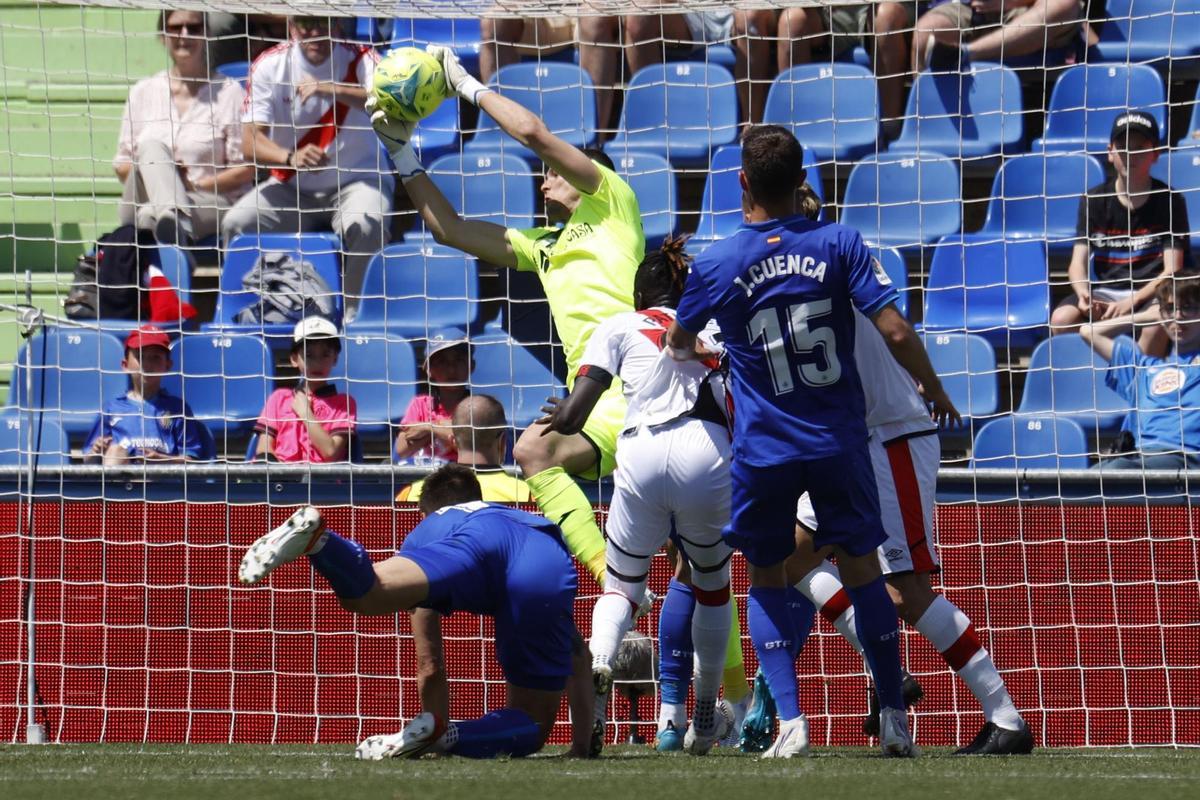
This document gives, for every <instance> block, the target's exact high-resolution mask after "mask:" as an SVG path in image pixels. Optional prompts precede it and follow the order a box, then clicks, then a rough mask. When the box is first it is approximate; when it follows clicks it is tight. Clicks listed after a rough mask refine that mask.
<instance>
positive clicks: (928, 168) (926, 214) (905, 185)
mask: <svg viewBox="0 0 1200 800" xmlns="http://www.w3.org/2000/svg"><path fill="white" fill-rule="evenodd" d="M960 191H961V189H960V186H959V181H958V169H957V168H956V167H955V166H954V162H953V161H951V160H950V159H948V158H945V157H943V156H938V155H924V154H922V155H920V156H913V155H902V154H896V153H884V154H881V155H879V156H868V157H867V158H864V159H863V160H862V161H859V162H858V163H857V164H855V165H854V169H853V170H851V171H850V178H849V180H848V181H847V184H846V198H845V202H844V204H843V207H842V216H841V222H842V224H844V225H849V226H850V227H851V228H855V229H857V230H858V231H860V232H861V233H862V235H863V238H864V239H866V240H867V241H868V242H872V243H874V244H879V245H883V246H884V247H899V248H902V249H908V248H914V247H919V246H920V245H923V244H928V243H930V242H934V241H937V240H938V239H940V238H941V237H943V236H949V235H951V234H954V233H958V230H959V226H960V225H961V222H962V197H961V195H960Z"/></svg>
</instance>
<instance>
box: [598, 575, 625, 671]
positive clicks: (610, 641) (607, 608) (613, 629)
mask: <svg viewBox="0 0 1200 800" xmlns="http://www.w3.org/2000/svg"><path fill="white" fill-rule="evenodd" d="M632 626H633V606H632V605H630V604H629V599H628V598H626V597H625V595H623V594H617V593H615V592H605V593H604V594H602V595H600V599H599V600H597V601H596V605H595V606H594V607H593V608H592V638H591V641H589V642H588V647H589V648H590V649H591V651H592V666H593V667H595V666H599V665H601V664H603V665H608V664H609V663H610V662H611V661H612V659H613V657H614V656H616V654H617V648H619V647H620V646H621V640H622V639H624V638H625V634H626V633H628V632H629V629H630V628H631V627H632Z"/></svg>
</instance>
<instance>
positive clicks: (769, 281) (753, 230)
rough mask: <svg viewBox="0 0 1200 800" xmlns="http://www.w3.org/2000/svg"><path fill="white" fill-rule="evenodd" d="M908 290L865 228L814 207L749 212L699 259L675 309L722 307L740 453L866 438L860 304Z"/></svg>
mask: <svg viewBox="0 0 1200 800" xmlns="http://www.w3.org/2000/svg"><path fill="white" fill-rule="evenodd" d="M898 298H899V295H898V294H897V292H896V289H895V288H894V287H893V286H892V285H891V284H890V282H889V281H888V280H887V277H886V275H885V274H884V273H883V270H882V268H879V267H877V266H876V262H875V260H874V259H873V258H872V257H871V254H870V251H869V250H867V247H866V245H865V244H864V243H863V240H862V237H861V236H860V235H859V234H858V232H857V231H854V230H853V229H851V228H847V227H845V226H843V225H836V224H834V223H829V222H813V221H811V220H809V219H807V218H805V217H800V216H796V217H790V218H788V219H783V220H770V221H768V222H762V223H756V224H748V225H745V226H743V227H742V228H740V229H739V230H738V231H737V232H736V233H734V234H733V235H732V236H730V237H728V238H726V239H723V240H721V241H719V242H716V243H715V244H713V245H711V246H710V247H709V248H708V249H707V250H705V251H704V252H703V253H701V254H700V256H699V257H698V258H697V259H696V261H695V263H694V264H693V265H692V271H691V274H690V275H689V276H688V281H687V286H686V288H685V290H684V294H683V298H682V300H681V301H680V303H679V310H678V313H677V314H676V319H677V320H678V322H679V324H680V326H682V327H683V328H684V329H685V330H689V331H693V332H697V331H700V330H702V329H703V328H704V325H705V323H707V322H708V320H709V319H711V318H715V319H716V320H717V324H718V325H719V326H720V328H721V334H722V336H724V342H725V351H726V352H727V353H728V354H729V362H730V370H731V376H730V394H731V395H732V398H733V401H734V415H733V416H734V439H733V453H734V457H735V458H737V459H739V460H741V461H742V462H743V463H746V464H749V465H751V466H758V467H767V466H772V465H775V464H779V463H782V462H785V461H794V460H797V459H812V458H822V457H825V456H830V455H834V454H837V453H841V452H843V451H844V450H846V449H847V448H850V447H864V446H866V440H867V427H866V422H865V415H866V404H865V401H864V399H863V391H862V383H861V382H860V381H859V377H858V369H857V368H856V366H855V363H854V317H853V308H852V306H853V307H857V308H858V310H859V311H861V312H863V313H864V314H866V315H867V316H870V315H872V314H874V313H875V312H877V311H879V310H880V309H881V308H883V307H884V306H886V305H887V304H889V303H893V302H895V301H896V300H897V299H898Z"/></svg>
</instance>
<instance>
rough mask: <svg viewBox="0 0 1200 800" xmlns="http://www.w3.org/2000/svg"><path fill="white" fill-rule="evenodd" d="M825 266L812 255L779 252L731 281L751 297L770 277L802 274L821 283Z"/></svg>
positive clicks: (826, 266) (823, 278)
mask: <svg viewBox="0 0 1200 800" xmlns="http://www.w3.org/2000/svg"><path fill="white" fill-rule="evenodd" d="M827 268H828V265H827V264H826V263H825V262H824V261H817V260H816V259H815V258H813V257H812V256H801V255H797V254H795V253H786V254H785V253H779V254H778V255H774V256H771V257H769V258H764V259H763V260H762V261H759V262H758V263H757V264H754V265H753V266H751V267H750V269H748V270H746V274H745V275H743V276H742V277H740V278H734V279H733V282H734V283H736V284H737V285H738V286H740V287H742V291H743V292H745V293H746V297H753V296H754V290H755V289H757V288H758V287H759V286H761V285H762V284H763V282H764V281H769V280H771V279H772V278H786V277H788V276H789V275H803V276H804V277H806V278H812V279H813V280H815V281H821V282H822V283H823V282H824V281H825V270H826V269H827Z"/></svg>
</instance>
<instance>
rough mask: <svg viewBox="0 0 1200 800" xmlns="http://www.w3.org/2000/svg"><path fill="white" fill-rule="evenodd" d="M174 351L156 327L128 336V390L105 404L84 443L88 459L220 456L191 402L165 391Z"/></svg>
mask: <svg viewBox="0 0 1200 800" xmlns="http://www.w3.org/2000/svg"><path fill="white" fill-rule="evenodd" d="M170 348H171V340H170V338H169V337H168V336H167V334H165V333H163V331H162V330H160V329H159V328H156V327H155V326H153V325H143V326H141V327H140V328H138V329H137V330H135V331H133V332H132V333H130V334H129V336H127V337H126V339H125V358H123V359H122V360H121V369H123V370H125V372H126V373H128V375H129V389H128V391H126V392H125V393H123V394H121V395H120V396H118V397H114V398H112V399H111V400H109V401H108V402H107V403H105V404H104V409H103V411H102V412H101V413H100V415H99V416H98V417H97V418H96V424H95V425H93V426H92V432H91V433H90V434H89V435H88V438H87V441H86V442H85V443H84V445H83V454H84V459H85V460H89V461H92V460H97V459H102V460H103V463H104V464H124V463H127V462H129V461H133V460H136V459H140V460H145V461H156V462H179V461H211V460H212V459H213V458H215V457H216V444H215V443H214V442H213V438H212V434H210V433H209V431H208V429H207V428H206V427H204V423H203V422H200V421H199V420H197V419H196V418H195V417H194V416H193V415H192V409H191V408H189V407H188V404H187V403H185V402H184V401H183V400H181V399H180V398H178V397H175V396H174V395H172V394H170V393H168V392H167V391H166V390H164V389H163V388H162V379H163V376H164V375H165V374H166V373H168V372H170V371H171V366H172V365H171V350H170Z"/></svg>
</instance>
